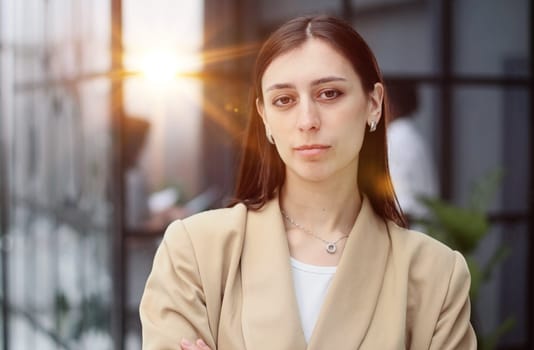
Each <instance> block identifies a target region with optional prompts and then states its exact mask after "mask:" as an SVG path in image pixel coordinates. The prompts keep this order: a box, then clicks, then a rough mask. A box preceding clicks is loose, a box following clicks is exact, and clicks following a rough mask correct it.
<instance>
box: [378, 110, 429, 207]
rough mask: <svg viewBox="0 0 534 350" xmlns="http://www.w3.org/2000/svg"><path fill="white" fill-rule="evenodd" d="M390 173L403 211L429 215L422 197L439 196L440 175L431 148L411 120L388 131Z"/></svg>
mask: <svg viewBox="0 0 534 350" xmlns="http://www.w3.org/2000/svg"><path fill="white" fill-rule="evenodd" d="M387 139H388V157H389V171H390V174H391V180H392V182H393V187H394V188H395V193H396V195H397V198H398V200H399V204H400V206H401V208H402V210H403V211H404V212H405V213H407V214H411V215H414V216H416V217H419V216H424V215H426V214H427V211H426V209H425V207H424V206H423V205H422V204H420V203H419V201H418V199H417V197H418V196H427V197H436V196H437V195H438V188H437V179H436V171H435V169H434V162H433V160H432V157H431V152H430V149H429V147H428V146H427V145H426V143H425V141H424V139H423V138H422V137H421V135H420V134H419V132H418V131H417V129H416V127H415V125H414V124H413V121H412V120H410V119H409V118H399V119H395V120H393V121H392V122H390V123H389V125H388V127H387Z"/></svg>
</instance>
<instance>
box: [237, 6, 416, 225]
mask: <svg viewBox="0 0 534 350" xmlns="http://www.w3.org/2000/svg"><path fill="white" fill-rule="evenodd" d="M311 38H314V39H319V40H323V41H324V42H326V43H328V44H329V45H331V46H332V47H333V48H334V49H335V50H336V51H337V52H339V53H340V54H341V55H343V56H344V57H345V58H346V59H347V60H348V61H349V62H350V63H351V64H352V67H353V68H354V70H355V72H356V73H357V74H358V75H359V77H360V79H361V82H362V86H363V90H364V91H365V92H367V93H368V94H370V93H371V91H372V90H373V88H374V85H375V83H382V84H383V83H384V82H383V79H382V74H381V72H380V70H379V68H378V65H377V62H376V59H375V57H374V55H373V53H372V51H371V49H370V48H369V46H368V45H367V44H366V42H365V41H364V40H363V38H362V37H361V36H360V35H359V34H358V33H357V32H356V31H355V30H354V29H353V28H352V26H350V25H349V24H348V23H346V22H344V21H342V20H340V19H338V18H335V17H331V16H326V15H321V16H306V17H298V18H295V19H293V20H290V21H289V22H286V23H285V24H283V25H282V26H281V27H280V28H278V29H277V30H276V31H275V32H273V33H272V34H271V35H270V36H269V38H268V39H267V40H266V41H265V43H264V44H263V46H262V47H261V49H260V51H259V53H258V57H257V59H256V65H255V67H254V71H253V81H252V83H253V87H252V90H251V93H250V101H249V108H250V115H249V119H248V125H247V128H246V131H245V138H244V145H243V153H242V158H241V165H240V169H239V172H238V178H237V184H236V191H235V198H234V201H233V203H236V202H242V203H244V204H245V205H246V206H247V207H248V208H249V209H251V210H257V209H260V208H262V207H263V205H264V204H265V203H266V202H267V201H269V200H270V199H273V198H274V197H275V196H276V195H277V192H278V191H279V189H280V187H281V186H282V185H283V184H284V181H285V165H284V163H283V162H282V160H281V158H280V156H279V155H278V152H277V150H276V148H275V147H274V145H272V144H270V143H269V141H268V140H267V137H266V136H265V128H264V125H263V122H262V119H261V117H260V115H259V114H258V111H257V109H256V108H255V106H256V103H255V101H256V99H259V101H261V102H262V103H263V94H262V90H261V79H262V77H263V74H264V73H265V70H266V69H267V67H268V66H269V64H270V63H271V62H272V61H273V60H274V59H275V58H277V57H278V56H280V55H282V54H284V53H287V52H289V51H291V50H293V49H295V48H298V47H301V46H302V45H303V44H304V43H305V42H306V41H307V40H310V39H311ZM386 98H387V96H384V101H383V102H382V115H381V122H380V123H379V124H378V126H377V128H376V131H374V132H369V130H367V129H366V131H365V136H364V140H363V144H362V148H361V150H360V153H359V164H358V187H359V190H360V191H361V192H362V193H364V194H365V195H366V196H367V197H368V198H369V200H370V202H371V204H372V206H373V209H374V210H375V212H376V213H377V214H378V215H380V216H381V217H382V218H384V219H389V220H392V221H394V222H396V223H397V224H399V225H401V226H403V227H406V220H405V218H404V216H403V214H402V211H401V210H400V208H399V206H398V201H397V199H396V196H395V192H394V190H393V185H392V183H391V178H390V175H389V168H388V159H387V145H386V127H385V124H386V120H387V113H388V112H387V110H386V106H387V103H386Z"/></svg>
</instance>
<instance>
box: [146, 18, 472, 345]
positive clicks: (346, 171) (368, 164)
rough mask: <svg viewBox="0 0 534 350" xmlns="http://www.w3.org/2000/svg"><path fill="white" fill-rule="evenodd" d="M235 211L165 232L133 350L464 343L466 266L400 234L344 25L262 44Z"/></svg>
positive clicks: (363, 82)
mask: <svg viewBox="0 0 534 350" xmlns="http://www.w3.org/2000/svg"><path fill="white" fill-rule="evenodd" d="M254 78H255V80H254V88H255V90H254V93H255V96H254V101H255V105H256V108H255V110H253V111H252V113H251V118H250V120H249V125H248V129H247V139H246V147H245V149H244V156H243V161H242V166H241V170H240V176H239V179H238V185H237V190H236V198H237V202H238V203H237V204H236V205H234V206H233V207H231V208H226V209H219V210H214V211H210V212H204V213H201V214H198V215H195V216H192V217H190V218H187V219H185V220H183V221H177V222H175V223H173V224H171V226H169V228H168V230H167V232H166V234H165V238H164V240H163V242H162V244H161V246H160V248H159V250H158V253H157V254H156V257H155V260H154V266H153V270H152V272H151V275H150V277H149V279H148V281H147V285H146V289H145V293H144V295H143V298H142V301H141V307H140V312H141V320H142V325H143V348H144V349H180V348H181V349H211V350H215V349H218V350H240V349H249V350H261V349H276V350H281V349H288V350H289V349H291V350H299V349H302V350H304V349H310V350H314V349H317V350H319V349H321V350H324V349H404V348H407V349H475V348H476V341H475V335H474V332H473V330H472V327H471V325H470V323H469V317H470V304H469V298H468V293H469V284H470V277H469V272H468V269H467V266H466V263H465V260H464V259H463V257H462V256H461V255H460V254H459V253H457V252H454V251H452V250H450V249H449V248H447V247H446V246H444V245H442V244H441V243H439V242H437V241H435V240H433V239H432V238H429V237H428V236H426V235H424V234H420V233H417V232H413V231H409V230H406V229H405V228H403V226H404V225H405V223H404V219H403V216H402V214H401V212H400V210H399V209H398V208H397V205H396V201H395V195H394V192H393V188H392V186H391V181H390V178H389V174H388V167H387V153H386V146H385V145H386V142H385V126H384V119H385V118H386V117H385V105H386V104H385V101H384V87H383V83H382V78H381V75H380V72H379V69H378V67H377V64H376V61H375V59H374V56H373V54H372V53H371V51H370V49H369V48H368V46H367V45H366V43H365V42H364V41H363V39H362V38H361V37H360V36H359V35H358V34H357V33H356V32H355V31H354V30H353V29H352V28H351V27H350V26H349V25H347V24H346V23H344V22H342V21H340V20H338V19H335V18H332V17H326V16H318V17H302V18H297V19H294V20H292V21H289V22H288V23H286V24H284V25H283V26H282V27H281V28H279V29H278V30H277V31H276V32H274V33H273V34H272V35H271V37H270V38H269V39H268V40H267V41H266V43H265V44H264V45H263V47H262V49H261V50H260V53H259V55H258V59H257V62H256V68H255V72H254Z"/></svg>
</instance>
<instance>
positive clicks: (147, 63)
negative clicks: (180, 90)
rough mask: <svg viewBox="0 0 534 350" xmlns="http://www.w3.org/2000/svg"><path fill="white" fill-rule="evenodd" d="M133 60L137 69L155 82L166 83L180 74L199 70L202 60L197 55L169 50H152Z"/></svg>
mask: <svg viewBox="0 0 534 350" xmlns="http://www.w3.org/2000/svg"><path fill="white" fill-rule="evenodd" d="M135 61H137V62H132V63H133V66H134V67H135V70H136V71H138V72H139V73H141V74H142V75H143V76H144V77H145V78H146V79H147V80H149V81H150V82H153V83H166V82H171V81H173V80H174V79H176V78H177V77H178V76H179V75H187V74H192V73H195V72H198V71H199V70H200V68H201V62H200V59H199V57H198V56H195V55H191V54H190V55H178V54H176V53H172V52H169V51H150V52H147V53H145V54H143V55H140V56H139V58H138V59H137V60H135Z"/></svg>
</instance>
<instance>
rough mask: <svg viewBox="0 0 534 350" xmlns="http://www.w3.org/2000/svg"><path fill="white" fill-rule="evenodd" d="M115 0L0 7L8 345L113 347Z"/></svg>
mask: <svg viewBox="0 0 534 350" xmlns="http://www.w3.org/2000/svg"><path fill="white" fill-rule="evenodd" d="M109 8H110V3H109V0H98V1H91V2H87V1H61V0H47V1H45V0H30V1H24V2H20V1H14V0H11V1H9V0H8V1H2V3H1V5H0V14H2V21H0V22H2V23H5V22H3V19H4V18H3V16H6V17H7V18H9V21H10V22H12V26H10V30H8V31H2V34H3V36H2V37H1V38H0V40H1V42H0V44H1V45H0V47H1V48H2V50H3V51H2V72H1V73H2V74H0V77H1V78H2V80H1V87H2V93H3V95H2V96H3V97H4V98H3V99H2V106H1V107H2V109H1V118H2V120H1V121H2V127H6V128H7V129H8V130H9V132H8V133H7V135H8V138H7V140H6V141H7V142H6V146H7V147H6V152H7V159H6V164H5V165H7V166H6V169H7V172H8V175H9V176H8V180H9V182H8V183H7V187H8V193H9V198H7V201H8V203H9V204H10V206H9V218H8V219H9V220H8V227H7V233H8V234H9V236H10V245H9V248H10V249H9V250H8V251H7V266H6V267H7V270H3V272H5V273H6V277H7V281H8V283H7V285H6V287H7V288H8V290H7V292H8V293H7V296H6V302H7V305H8V307H9V313H8V318H7V319H6V320H3V321H5V322H6V323H8V324H9V331H10V334H9V344H7V345H8V348H10V349H58V348H69V349H70V348H76V349H112V348H113V344H112V338H111V328H112V325H111V316H112V314H111V305H112V295H113V294H112V292H113V291H112V283H111V282H112V280H113V279H112V276H111V272H112V269H111V266H112V262H111V256H112V254H111V247H112V239H113V232H112V230H111V227H112V220H113V212H112V207H111V201H110V194H109V191H110V188H112V186H111V172H110V170H109V169H110V168H111V158H110V157H111V154H112V152H111V130H110V119H111V118H110V107H109V105H110V95H111V91H110V86H111V82H110V80H109V77H110V75H109V74H108V71H107V70H108V69H109V68H110V67H109V62H110V57H111V55H110V52H109V40H110V38H111V33H110V28H111V26H110V23H109V22H110V18H109ZM6 43H7V45H6ZM2 166H4V164H2ZM6 267H4V266H3V267H2V268H6Z"/></svg>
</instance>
